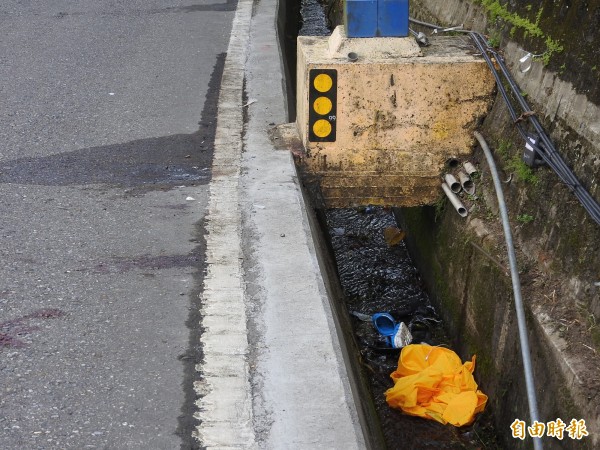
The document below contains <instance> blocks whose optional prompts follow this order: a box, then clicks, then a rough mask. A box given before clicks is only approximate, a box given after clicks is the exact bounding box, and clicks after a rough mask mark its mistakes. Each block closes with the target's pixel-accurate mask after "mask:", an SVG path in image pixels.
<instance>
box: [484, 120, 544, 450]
mask: <svg viewBox="0 0 600 450" xmlns="http://www.w3.org/2000/svg"><path fill="white" fill-rule="evenodd" d="M475 138H477V140H478V141H479V144H480V145H481V148H482V149H483V153H485V159H486V160H487V162H488V165H489V166H490V172H491V173H492V178H493V180H494V187H495V188H496V196H497V197H498V206H499V208H500V215H501V217H502V228H503V229H504V238H505V239H506V248H507V251H508V262H509V263H510V276H511V278H512V286H513V291H514V296H515V310H516V312H517V325H518V328H519V340H520V341H521V358H522V359H523V370H524V372H525V388H526V390H527V402H528V403H529V418H530V420H531V423H534V422H536V421H539V414H538V407H537V397H536V393H535V383H534V381H533V367H532V364H531V352H530V350H529V338H528V337H527V322H526V321H525V308H524V307H523V299H522V297H521V282H520V281H519V271H518V269H517V258H516V256H515V247H514V244H513V238H512V233H511V230H510V222H509V221H508V211H507V209H506V202H505V201H504V193H503V192H502V184H501V183H500V177H499V176H498V169H497V168H496V163H495V162H494V157H493V156H492V152H491V151H490V148H489V147H488V145H487V142H485V139H484V138H483V136H482V135H481V134H480V133H478V132H477V131H476V132H475ZM533 448H534V449H535V450H541V449H542V440H541V439H540V438H533Z"/></svg>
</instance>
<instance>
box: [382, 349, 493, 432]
mask: <svg viewBox="0 0 600 450" xmlns="http://www.w3.org/2000/svg"><path fill="white" fill-rule="evenodd" d="M474 370H475V356H473V359H472V360H471V361H467V362H465V363H464V364H463V363H462V362H461V360H460V357H459V356H458V355H457V354H456V353H454V352H453V351H452V350H450V349H447V348H444V347H440V346H430V345H426V344H412V345H408V346H406V347H404V348H403V349H402V352H401V353H400V358H399V360H398V368H397V369H396V370H395V371H394V372H392V374H391V375H390V377H391V378H392V380H393V381H394V387H392V388H390V389H388V390H387V391H386V392H385V398H386V401H387V403H388V405H389V406H391V407H392V408H397V409H401V410H402V411H404V412H405V413H406V414H409V415H411V416H418V417H423V418H425V419H430V420H435V421H437V422H440V423H442V424H444V425H445V424H448V423H449V424H451V425H454V426H456V427H461V426H464V425H470V424H471V423H473V421H474V420H475V416H476V415H477V414H478V413H480V412H482V411H483V410H484V408H485V405H486V403H487V396H486V395H485V394H484V393H483V392H481V391H480V390H478V389H477V383H476V382H475V379H474V378H473V371H474Z"/></svg>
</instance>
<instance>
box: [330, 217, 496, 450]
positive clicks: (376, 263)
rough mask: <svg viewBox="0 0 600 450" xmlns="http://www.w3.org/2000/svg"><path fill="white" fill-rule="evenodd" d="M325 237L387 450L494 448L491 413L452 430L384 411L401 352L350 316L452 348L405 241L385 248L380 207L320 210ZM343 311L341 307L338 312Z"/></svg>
mask: <svg viewBox="0 0 600 450" xmlns="http://www.w3.org/2000/svg"><path fill="white" fill-rule="evenodd" d="M325 217H326V222H327V232H328V234H329V240H330V243H331V248H332V249H333V253H334V258H335V261H336V266H337V272H338V275H339V281H340V284H341V287H342V290H343V299H341V301H343V302H344V304H345V305H344V306H345V312H346V313H347V314H349V315H350V316H351V318H352V327H353V333H354V336H355V338H356V341H357V344H358V347H359V350H360V364H361V366H362V367H361V368H362V370H364V371H366V372H367V374H368V379H369V382H370V389H371V394H372V396H373V400H374V403H375V407H376V410H377V414H378V415H379V420H380V423H381V427H382V429H383V434H384V438H385V441H386V444H387V446H388V448H389V449H429V448H431V449H433V448H468V449H476V448H496V446H495V445H494V444H493V433H492V432H491V430H490V429H489V427H488V423H489V417H488V416H489V415H488V414H485V413H484V414H483V415H481V416H480V417H479V418H478V419H477V420H476V421H475V424H474V425H472V426H469V427H462V428H456V427H453V426H444V425H442V424H439V423H437V422H434V421H429V420H425V419H421V418H417V417H411V416H407V415H405V414H403V413H402V412H400V411H398V410H395V409H392V408H390V407H388V405H387V403H386V401H385V397H384V392H385V391H386V389H388V388H390V387H392V385H393V383H392V380H391V379H390V374H391V373H392V372H393V371H394V370H395V369H396V367H397V363H398V357H399V354H400V351H399V350H397V349H392V348H389V347H388V346H387V345H386V343H385V341H384V340H383V338H382V337H381V336H380V335H379V334H378V333H377V332H376V330H375V328H374V327H373V325H372V322H371V321H364V320H360V319H358V318H357V317H356V315H354V313H362V314H366V315H372V314H373V313H376V312H388V313H390V314H391V315H392V316H393V317H394V319H395V320H396V321H402V322H404V323H405V324H406V325H408V327H409V329H410V331H411V334H412V336H413V343H421V342H424V343H427V344H430V345H443V346H446V347H450V348H451V347H452V345H451V340H450V339H449V338H448V336H447V335H446V333H445V331H444V327H443V323H442V321H441V320H440V319H439V318H438V316H437V314H436V311H435V309H434V307H433V306H432V305H431V303H430V301H429V297H428V294H427V292H426V291H425V289H424V286H423V283H422V281H421V278H420V275H419V273H418V271H417V269H416V268H415V267H414V265H413V263H412V260H411V258H410V255H409V254H408V250H407V248H406V246H405V245H404V242H400V243H399V244H398V245H394V246H389V245H388V244H387V243H386V240H385V238H384V233H385V230H386V228H390V227H397V224H396V221H395V218H394V215H393V214H392V212H391V211H390V210H386V209H384V208H378V207H377V208H375V207H367V208H359V209H335V210H328V211H326V213H325ZM342 309H344V308H342Z"/></svg>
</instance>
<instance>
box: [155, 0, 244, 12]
mask: <svg viewBox="0 0 600 450" xmlns="http://www.w3.org/2000/svg"><path fill="white" fill-rule="evenodd" d="M236 8H237V0H227V1H226V2H223V3H221V2H219V3H204V4H198V5H190V6H172V7H168V8H157V9H151V10H149V11H148V13H150V14H165V13H193V12H201V11H215V12H218V11H235V10H236Z"/></svg>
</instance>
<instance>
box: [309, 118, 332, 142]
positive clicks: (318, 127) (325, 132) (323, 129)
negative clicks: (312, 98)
mask: <svg viewBox="0 0 600 450" xmlns="http://www.w3.org/2000/svg"><path fill="white" fill-rule="evenodd" d="M313 132H314V133H315V136H318V137H320V138H324V137H327V136H329V134H330V133H331V124H330V123H329V122H328V121H326V120H324V119H319V120H317V121H316V122H315V124H314V125H313Z"/></svg>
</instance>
